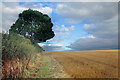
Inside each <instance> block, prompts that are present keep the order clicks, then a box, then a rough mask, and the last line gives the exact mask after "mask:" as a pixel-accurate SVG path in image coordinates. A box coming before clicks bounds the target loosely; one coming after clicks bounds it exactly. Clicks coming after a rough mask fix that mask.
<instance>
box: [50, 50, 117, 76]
mask: <svg viewBox="0 0 120 80" xmlns="http://www.w3.org/2000/svg"><path fill="white" fill-rule="evenodd" d="M49 53H51V54H52V56H53V57H54V58H55V59H56V60H57V61H58V62H59V63H60V64H61V65H62V66H63V67H64V70H65V71H66V72H67V73H69V74H70V75H71V76H72V77H76V78H117V77H118V50H96V51H66V52H49Z"/></svg>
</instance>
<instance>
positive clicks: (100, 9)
mask: <svg viewBox="0 0 120 80" xmlns="http://www.w3.org/2000/svg"><path fill="white" fill-rule="evenodd" d="M117 9H118V7H117V2H116V3H110V2H108V3H104V2H99V3H97V2H96V3H95V2H93V3H92V2H91V3H90V2H87V3H84V2H83V3H82V2H78V3H75V2H74V3H59V4H58V5H57V8H56V10H55V11H56V13H58V14H59V15H61V16H63V17H65V18H66V20H67V21H68V22H71V23H79V22H93V21H96V22H100V21H101V20H104V19H109V18H110V17H112V16H113V15H115V14H116V15H117V12H116V10H117Z"/></svg>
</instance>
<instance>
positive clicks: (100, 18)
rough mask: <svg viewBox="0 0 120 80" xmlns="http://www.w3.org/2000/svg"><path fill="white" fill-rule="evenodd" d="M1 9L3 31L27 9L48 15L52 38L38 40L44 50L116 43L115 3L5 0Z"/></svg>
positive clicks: (103, 46) (97, 47) (93, 47)
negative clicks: (7, 0)
mask: <svg viewBox="0 0 120 80" xmlns="http://www.w3.org/2000/svg"><path fill="white" fill-rule="evenodd" d="M2 8H3V11H2V16H3V20H2V21H3V22H4V24H3V27H2V30H3V31H7V30H8V29H9V28H10V26H11V25H12V24H13V23H14V22H15V21H16V19H17V18H18V14H19V13H20V12H22V11H23V10H26V9H28V8H31V9H33V10H38V11H40V12H42V13H44V14H48V15H49V16H50V17H51V19H52V23H53V24H54V26H53V31H54V32H55V37H54V38H53V39H50V40H48V41H47V42H45V43H39V45H40V46H42V47H43V48H44V49H45V50H46V51H67V50H73V51H76V50H100V49H116V48H117V46H118V43H117V42H118V37H117V36H118V25H117V24H118V23H117V20H118V14H117V13H118V12H117V11H118V10H117V9H118V7H117V2H106V3H104V2H97V3H95V2H11V3H9V2H5V3H2ZM8 12H9V13H8Z"/></svg>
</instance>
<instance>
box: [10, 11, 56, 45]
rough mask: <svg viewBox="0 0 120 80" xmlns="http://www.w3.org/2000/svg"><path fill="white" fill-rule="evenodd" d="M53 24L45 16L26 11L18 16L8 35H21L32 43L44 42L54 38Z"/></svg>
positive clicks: (36, 12) (37, 12)
mask: <svg viewBox="0 0 120 80" xmlns="http://www.w3.org/2000/svg"><path fill="white" fill-rule="evenodd" d="M52 27H53V23H52V22H51V18H50V17H49V16H48V15H47V14H43V13H41V12H39V11H36V10H32V9H28V10H24V11H23V12H22V13H20V14H19V17H18V19H17V21H16V22H15V24H13V25H12V26H11V28H10V29H9V33H16V34H19V35H23V36H24V37H26V38H28V39H30V40H31V41H32V42H33V43H38V42H45V41H46V40H48V39H51V38H53V37H54V36H55V34H54V32H53V31H52Z"/></svg>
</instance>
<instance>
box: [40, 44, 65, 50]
mask: <svg viewBox="0 0 120 80" xmlns="http://www.w3.org/2000/svg"><path fill="white" fill-rule="evenodd" d="M39 45H40V46H41V47H42V48H43V49H44V50H45V51H63V50H66V49H65V48H64V45H62V44H39Z"/></svg>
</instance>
